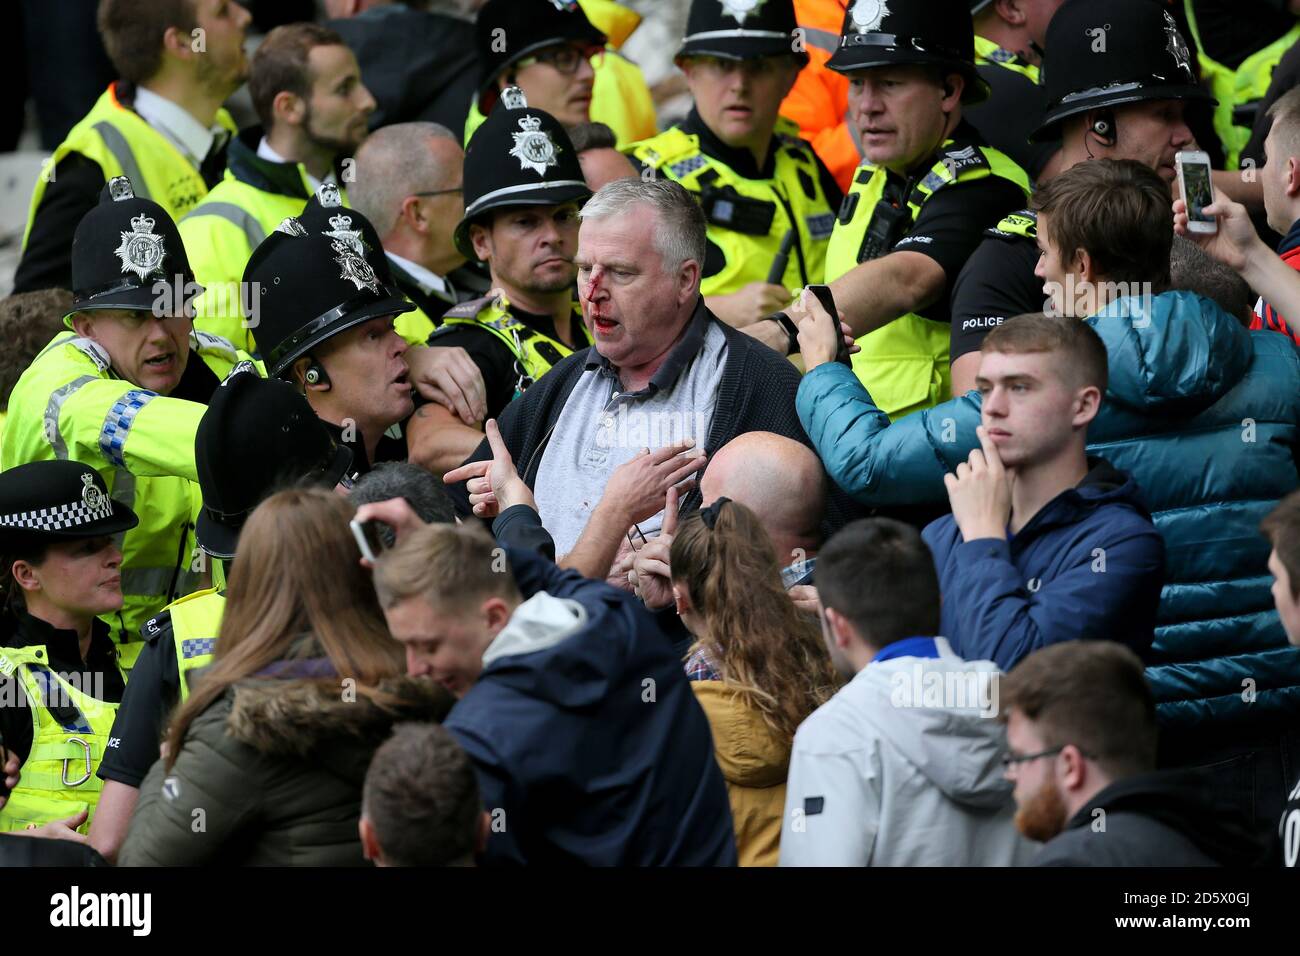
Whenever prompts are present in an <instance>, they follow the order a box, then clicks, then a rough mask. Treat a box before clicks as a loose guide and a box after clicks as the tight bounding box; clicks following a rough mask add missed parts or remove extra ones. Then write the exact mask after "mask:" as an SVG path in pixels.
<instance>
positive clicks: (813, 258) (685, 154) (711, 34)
mask: <svg viewBox="0 0 1300 956" xmlns="http://www.w3.org/2000/svg"><path fill="white" fill-rule="evenodd" d="M796 29H797V27H796V23H795V17H794V5H793V3H792V2H791V0H767V2H766V3H764V4H762V5H757V6H756V5H755V4H753V3H747V2H740V0H694V2H693V3H692V4H691V12H690V18H689V19H688V20H687V24H686V38H685V40H684V42H683V43H682V47H681V49H680V50H679V51H678V53H677V61H676V62H677V65H678V66H679V67H680V68H681V69H682V71H683V72H684V73H685V74H686V82H687V83H688V84H689V85H690V89H691V95H692V96H693V97H694V101H695V102H694V106H693V108H692V109H691V113H690V115H689V116H688V117H687V118H686V120H685V121H684V122H683V123H681V124H680V125H679V126H677V127H674V128H673V129H670V130H667V131H666V132H663V133H660V134H659V135H658V136H655V137H653V138H652V139H648V140H645V141H644V142H641V143H637V144H636V145H635V146H633V147H632V150H631V154H632V156H633V157H635V158H636V159H637V160H638V161H639V162H641V163H642V164H644V165H645V166H648V167H650V168H651V169H653V170H654V172H655V174H656V175H661V176H666V177H668V178H669V179H672V180H675V181H676V182H679V183H681V184H682V185H683V186H685V187H686V188H687V189H688V190H690V191H691V192H692V193H693V194H695V195H697V196H698V197H699V199H700V203H701V205H702V206H703V207H704V213H705V216H706V217H707V219H708V222H709V227H708V237H709V244H708V254H707V256H706V258H705V261H704V278H703V281H702V283H701V285H700V291H701V292H702V293H703V295H704V297H705V302H706V303H707V304H708V306H709V309H710V311H712V312H713V313H714V314H715V315H717V316H718V318H720V319H722V320H723V321H724V322H726V323H728V324H729V325H732V326H734V327H736V328H744V327H745V326H747V325H751V324H753V323H754V322H757V321H758V320H759V319H761V318H763V317H764V316H767V315H770V314H772V313H773V312H775V311H777V310H778V309H781V308H784V307H785V306H787V305H789V304H790V291H789V290H790V289H791V288H801V287H803V286H806V285H808V284H810V283H820V282H821V281H822V275H823V272H824V271H825V265H826V249H827V246H828V244H829V242H830V238H831V230H832V229H833V228H834V225H835V212H834V211H835V209H836V208H837V207H838V205H839V202H840V199H841V195H840V189H839V186H837V185H836V183H835V180H834V178H833V177H832V176H831V174H830V173H829V172H828V171H827V169H826V167H825V166H824V165H823V164H822V162H821V160H820V159H818V158H817V154H816V153H815V152H814V151H813V148H812V147H811V146H810V145H809V144H808V143H807V142H805V141H804V140H803V139H801V138H800V136H799V129H798V127H797V126H796V125H795V124H794V123H792V122H790V121H788V120H783V119H780V118H779V117H778V112H779V111H780V108H781V102H782V101H783V100H784V99H785V97H786V94H787V93H789V92H790V89H791V88H792V87H793V86H794V81H795V78H796V77H797V76H798V74H799V70H800V69H801V68H802V67H803V65H804V64H805V63H807V62H808V54H807V53H805V52H803V50H802V48H801V47H800V48H799V51H798V52H796V51H795V49H794V48H795V47H796V46H797V43H796V39H797V35H796ZM774 262H775V263H776V265H775V266H774ZM782 262H784V267H782Z"/></svg>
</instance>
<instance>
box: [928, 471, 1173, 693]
mask: <svg viewBox="0 0 1300 956" xmlns="http://www.w3.org/2000/svg"><path fill="white" fill-rule="evenodd" d="M1089 465H1090V466H1091V467H1090V468H1089V470H1088V474H1087V475H1085V476H1084V479H1083V481H1081V482H1080V483H1079V484H1078V485H1077V486H1076V487H1074V488H1069V489H1067V490H1065V491H1063V492H1061V493H1060V494H1059V495H1057V496H1056V497H1055V498H1053V499H1052V500H1051V501H1049V502H1048V503H1047V504H1045V505H1044V506H1043V507H1042V508H1041V509H1040V510H1039V511H1038V513H1037V514H1035V515H1034V516H1033V517H1032V518H1030V519H1029V521H1028V522H1027V523H1026V524H1025V526H1024V527H1023V528H1021V529H1020V532H1019V533H1018V534H1015V535H1011V536H1010V537H1009V540H1002V539H1000V538H977V539H976V540H974V541H963V539H962V536H961V532H960V531H958V530H957V522H956V521H955V520H954V519H953V516H952V515H944V516H943V517H942V518H939V519H938V520H937V521H933V522H931V523H930V525H929V526H927V527H926V529H925V531H924V532H922V537H923V538H924V539H925V543H926V544H928V545H929V546H930V550H931V551H932V552H933V553H934V566H935V570H936V571H937V572H938V575H939V590H940V593H941V594H942V595H943V603H942V612H941V613H942V620H941V624H940V633H942V634H943V635H944V636H945V637H947V638H948V642H949V643H950V644H951V645H952V648H953V650H955V651H956V652H957V653H959V654H960V655H961V656H962V657H964V658H966V660H968V661H983V660H988V661H995V662H996V663H997V665H998V667H1000V668H1001V669H1002V670H1004V671H1009V670H1011V668H1012V667H1014V666H1015V665H1016V663H1017V662H1018V661H1020V660H1021V658H1023V657H1026V656H1027V655H1029V654H1031V653H1033V652H1034V651H1036V650H1038V649H1039V648H1042V647H1047V646H1048V645H1049V644H1056V643H1058V642H1060V641H1073V640H1079V639H1086V638H1092V639H1100V640H1108V641H1117V642H1119V643H1121V644H1126V645H1127V646H1129V647H1130V648H1132V649H1133V650H1134V651H1136V652H1137V653H1138V654H1139V655H1142V656H1145V655H1146V652H1147V650H1148V649H1149V648H1150V647H1151V639H1152V636H1153V635H1154V633H1155V625H1156V608H1157V606H1158V605H1159V603H1160V586H1161V584H1163V583H1164V565H1165V544H1164V540H1163V539H1162V538H1161V537H1160V533H1159V532H1158V531H1156V528H1155V525H1153V524H1152V523H1151V517H1150V515H1148V514H1147V510H1146V508H1145V507H1144V506H1143V505H1142V504H1141V502H1140V500H1139V498H1138V488H1137V482H1135V481H1134V480H1133V479H1132V478H1131V477H1130V476H1128V475H1126V474H1124V473H1123V472H1122V471H1117V470H1116V469H1114V468H1112V467H1111V466H1110V464H1109V463H1107V462H1106V461H1104V460H1102V459H1099V458H1094V459H1091V460H1090V461H1089Z"/></svg>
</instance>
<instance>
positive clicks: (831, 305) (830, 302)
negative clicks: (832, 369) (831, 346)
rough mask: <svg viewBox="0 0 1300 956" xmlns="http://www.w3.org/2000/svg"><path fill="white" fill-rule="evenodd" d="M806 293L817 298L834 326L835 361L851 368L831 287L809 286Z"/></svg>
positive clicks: (838, 311) (851, 364) (850, 359)
mask: <svg viewBox="0 0 1300 956" xmlns="http://www.w3.org/2000/svg"><path fill="white" fill-rule="evenodd" d="M808 291H809V292H811V293H812V294H813V295H815V296H817V301H818V302H820V303H821V304H822V308H823V309H825V310H826V311H827V313H828V314H829V315H830V317H831V322H832V323H833V324H834V325H835V341H836V342H837V343H838V345H837V346H836V348H835V361H837V362H839V363H840V364H841V365H847V366H848V367H849V368H852V367H853V357H852V356H851V355H849V347H848V346H847V345H845V344H844V334H843V333H842V332H841V331H840V310H839V309H837V308H835V296H833V295H832V294H831V287H830V286H828V285H810V286H809V287H808Z"/></svg>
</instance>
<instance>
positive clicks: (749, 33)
mask: <svg viewBox="0 0 1300 956" xmlns="http://www.w3.org/2000/svg"><path fill="white" fill-rule="evenodd" d="M719 39H726V40H734V39H744V40H784V39H787V37H786V34H784V33H781V32H780V31H778V30H705V31H704V32H703V33H692V34H691V35H690V36H688V37H684V38H683V39H682V44H683V45H685V44H687V43H690V42H691V41H692V40H719Z"/></svg>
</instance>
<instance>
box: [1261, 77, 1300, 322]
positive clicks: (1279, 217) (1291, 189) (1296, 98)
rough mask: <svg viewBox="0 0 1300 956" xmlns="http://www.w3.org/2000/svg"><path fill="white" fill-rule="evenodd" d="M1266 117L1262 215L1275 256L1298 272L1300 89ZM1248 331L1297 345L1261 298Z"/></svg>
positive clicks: (1282, 319)
mask: <svg viewBox="0 0 1300 956" xmlns="http://www.w3.org/2000/svg"><path fill="white" fill-rule="evenodd" d="M1268 116H1271V117H1272V119H1273V125H1272V126H1271V127H1270V128H1269V131H1268V136H1267V137H1265V139H1264V165H1263V167H1262V168H1261V169H1260V171H1259V179H1260V184H1261V185H1262V186H1263V189H1264V211H1265V213H1266V214H1267V216H1268V227H1269V228H1270V229H1272V230H1273V231H1274V232H1276V233H1277V234H1278V235H1279V236H1282V241H1281V243H1280V244H1279V245H1278V247H1277V254H1278V255H1279V256H1281V257H1282V260H1283V261H1284V262H1285V263H1286V264H1287V265H1289V266H1291V268H1293V269H1297V270H1300V88H1297V89H1292V90H1290V91H1288V92H1286V93H1284V94H1283V95H1282V96H1281V97H1280V98H1279V99H1278V100H1277V102H1275V103H1274V104H1273V105H1272V106H1271V107H1269V110H1268ZM1250 327H1251V328H1252V329H1269V330H1271V331H1273V332H1281V333H1283V334H1284V335H1289V336H1291V338H1292V339H1294V340H1295V341H1296V343H1297V344H1300V332H1298V331H1296V329H1295V328H1294V327H1292V326H1291V325H1290V324H1289V323H1288V322H1287V320H1286V319H1284V318H1283V317H1282V315H1281V314H1280V313H1279V312H1278V311H1277V309H1275V308H1274V307H1273V306H1272V305H1271V304H1270V303H1268V302H1266V301H1265V300H1264V299H1263V298H1262V297H1261V298H1260V300H1259V302H1258V303H1256V305H1255V319H1254V321H1253V322H1252V323H1251V326H1250Z"/></svg>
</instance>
